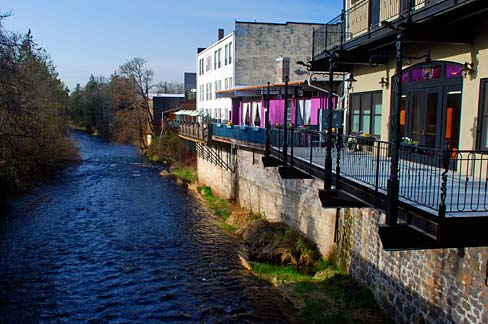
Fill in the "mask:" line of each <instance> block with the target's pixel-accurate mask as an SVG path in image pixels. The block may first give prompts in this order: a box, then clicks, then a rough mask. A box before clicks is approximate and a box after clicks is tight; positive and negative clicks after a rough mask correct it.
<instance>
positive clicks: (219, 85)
mask: <svg viewBox="0 0 488 324" xmlns="http://www.w3.org/2000/svg"><path fill="white" fill-rule="evenodd" d="M218 87H219V91H220V90H222V80H219V81H218Z"/></svg>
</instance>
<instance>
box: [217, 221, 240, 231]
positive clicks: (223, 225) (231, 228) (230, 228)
mask: <svg viewBox="0 0 488 324" xmlns="http://www.w3.org/2000/svg"><path fill="white" fill-rule="evenodd" d="M219 227H220V228H221V229H223V230H225V231H227V232H231V233H234V232H235V231H237V227H235V226H232V225H230V224H227V223H226V222H220V223H219Z"/></svg>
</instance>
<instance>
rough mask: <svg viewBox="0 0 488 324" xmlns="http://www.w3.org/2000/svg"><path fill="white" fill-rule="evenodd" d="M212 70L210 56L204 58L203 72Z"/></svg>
mask: <svg viewBox="0 0 488 324" xmlns="http://www.w3.org/2000/svg"><path fill="white" fill-rule="evenodd" d="M211 70H212V54H210V55H208V56H206V57H205V72H208V71H211Z"/></svg>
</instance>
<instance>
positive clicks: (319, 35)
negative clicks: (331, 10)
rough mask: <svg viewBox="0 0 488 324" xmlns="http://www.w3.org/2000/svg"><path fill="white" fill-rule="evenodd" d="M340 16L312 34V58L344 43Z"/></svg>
mask: <svg viewBox="0 0 488 324" xmlns="http://www.w3.org/2000/svg"><path fill="white" fill-rule="evenodd" d="M343 28H344V25H343V23H342V15H339V16H337V17H336V18H334V19H332V20H331V21H329V22H328V23H327V24H325V25H323V26H321V27H320V28H318V29H316V30H314V32H313V57H316V56H317V55H320V54H323V53H324V51H325V50H329V49H331V48H334V47H336V46H339V45H340V44H342V42H343V41H344V31H343Z"/></svg>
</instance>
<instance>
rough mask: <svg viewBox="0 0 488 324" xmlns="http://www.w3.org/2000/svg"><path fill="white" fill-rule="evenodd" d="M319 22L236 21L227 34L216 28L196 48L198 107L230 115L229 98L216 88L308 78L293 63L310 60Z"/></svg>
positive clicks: (212, 114) (221, 115) (227, 117)
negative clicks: (215, 32) (206, 41)
mask: <svg viewBox="0 0 488 324" xmlns="http://www.w3.org/2000/svg"><path fill="white" fill-rule="evenodd" d="M321 26H322V24H309V23H299V22H287V23H284V24H281V23H261V22H239V21H236V22H235V26H234V31H233V32H232V33H230V34H229V35H227V36H225V37H224V30H223V29H219V30H218V38H217V42H216V43H214V44H212V45H210V46H209V47H208V48H206V49H199V50H198V54H197V110H201V111H204V112H206V113H208V115H209V116H210V117H211V118H215V119H221V120H230V119H231V108H232V99H230V98H220V97H218V96H217V92H218V91H220V90H227V89H235V88H241V87H246V86H253V85H257V84H266V83H267V82H271V83H280V82H283V80H282V79H283V75H288V76H289V78H290V81H303V80H304V79H305V78H308V77H307V76H304V73H303V70H301V69H302V67H301V66H299V65H297V64H296V62H297V61H308V60H309V59H311V55H312V47H313V31H314V30H315V29H317V28H319V27H321ZM277 59H278V60H277ZM277 71H280V72H279V73H277ZM284 71H286V72H284ZM300 71H302V73H300Z"/></svg>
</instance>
